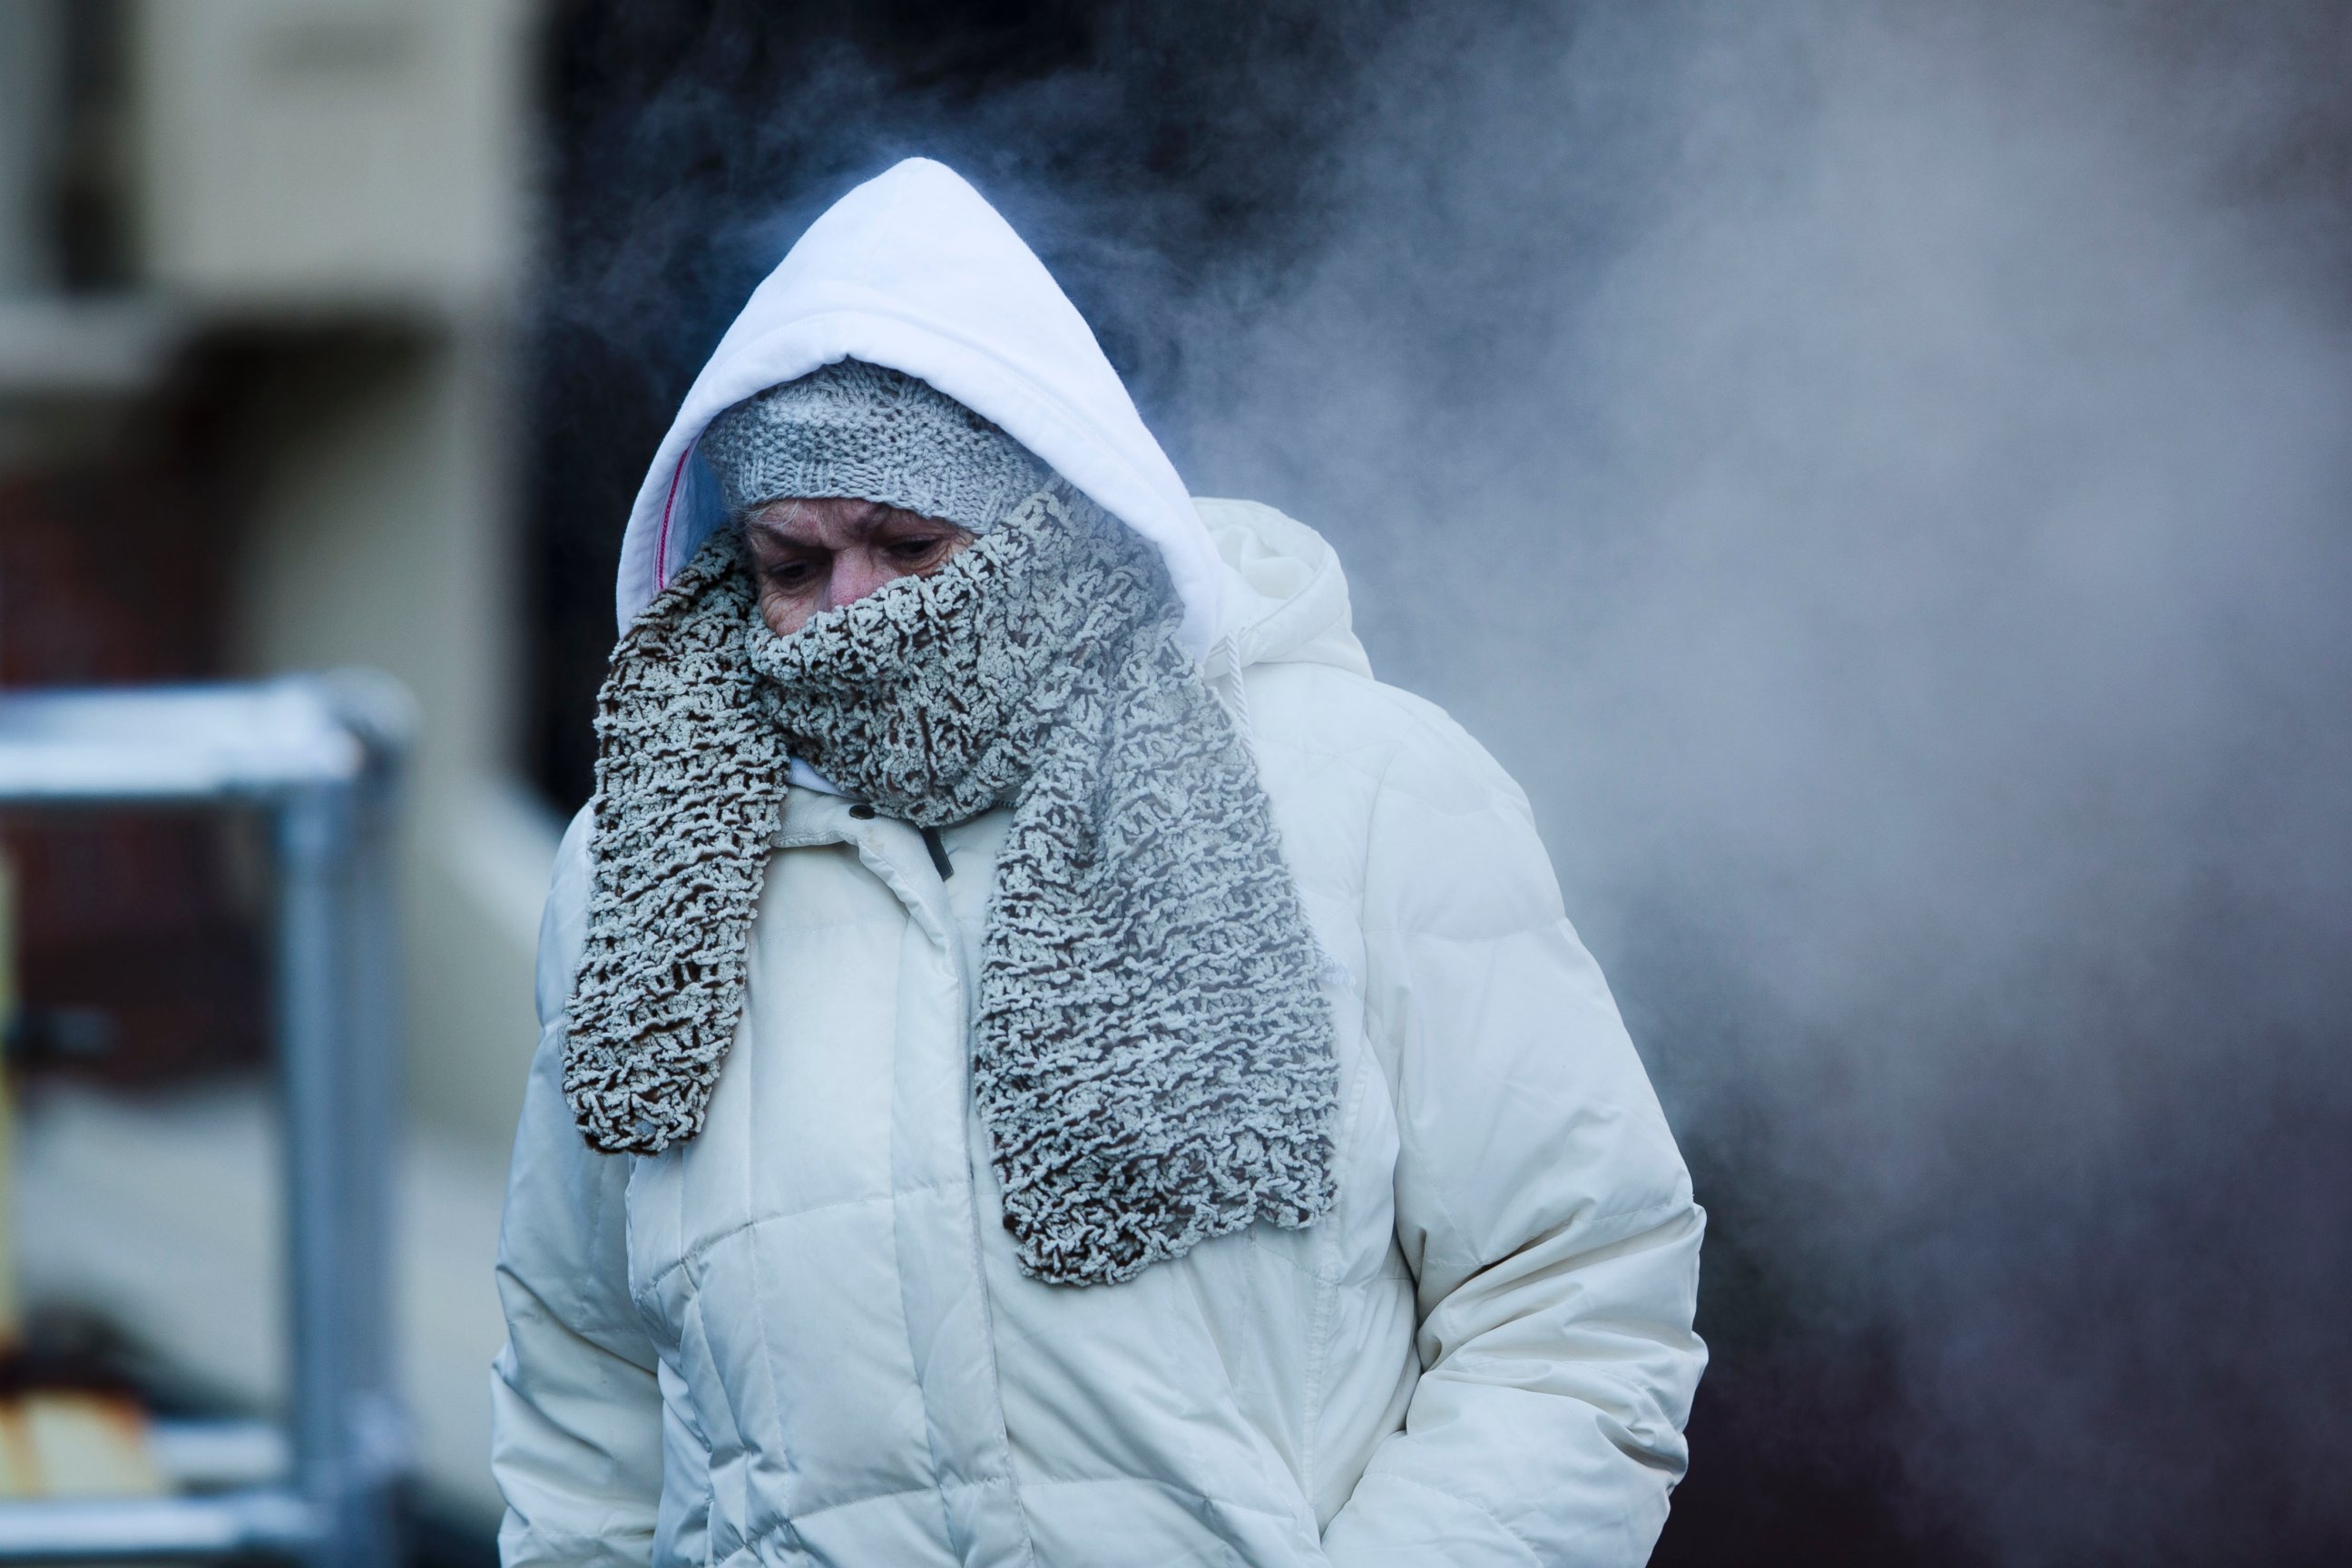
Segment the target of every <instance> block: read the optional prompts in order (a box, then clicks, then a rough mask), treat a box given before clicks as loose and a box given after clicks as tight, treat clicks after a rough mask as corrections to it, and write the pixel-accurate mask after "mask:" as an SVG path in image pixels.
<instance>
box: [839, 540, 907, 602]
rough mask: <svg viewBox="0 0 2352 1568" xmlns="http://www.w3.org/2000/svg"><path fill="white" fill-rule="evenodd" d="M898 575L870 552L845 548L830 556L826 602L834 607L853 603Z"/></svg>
mask: <svg viewBox="0 0 2352 1568" xmlns="http://www.w3.org/2000/svg"><path fill="white" fill-rule="evenodd" d="M897 575H898V574H897V573H896V572H893V571H891V570H890V569H889V568H888V567H887V566H885V565H884V564H883V563H881V561H880V560H879V559H877V557H876V556H875V555H874V554H872V553H871V552H867V551H864V550H845V551H843V552H841V553H840V554H838V555H836V556H835V557H834V558H833V575H832V577H831V579H830V580H829V581H828V582H827V584H826V588H827V593H826V604H827V605H828V606H829V607H831V608H834V609H839V608H840V607H841V606H842V605H852V604H856V602H857V601H858V600H860V599H862V598H864V597H866V595H868V594H870V593H872V592H874V590H875V589H877V588H879V587H880V586H882V585H883V584H885V583H887V582H889V581H890V580H891V579H892V578H894V577H896V576H897Z"/></svg>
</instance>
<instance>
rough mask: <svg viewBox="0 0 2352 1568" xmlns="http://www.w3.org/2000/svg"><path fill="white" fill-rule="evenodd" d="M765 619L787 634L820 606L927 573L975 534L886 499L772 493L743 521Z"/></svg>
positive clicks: (843, 602) (835, 605) (779, 632)
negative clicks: (774, 496)
mask: <svg viewBox="0 0 2352 1568" xmlns="http://www.w3.org/2000/svg"><path fill="white" fill-rule="evenodd" d="M743 540H744V543H745V545H746V546H747V547H748V549H749V552H750V554H751V576H752V580H753V582H754V584H756V586H757V587H758V589H759V594H760V618H761V619H762V620H764V621H766V622H767V623H768V629H769V630H770V631H772V632H773V633H775V634H776V635H777V636H778V637H790V636H792V635H793V633H794V632H796V631H798V630H800V629H801V627H802V626H803V625H804V624H805V623H806V622H807V620H808V618H809V617H810V616H814V615H815V614H816V613H817V612H818V611H819V610H830V609H835V608H838V607H839V606H840V605H847V604H854V603H856V601H857V600H859V599H862V598H864V597H866V595H868V594H871V593H872V592H874V590H875V589H877V588H879V587H881V586H883V585H884V584H887V583H895V582H897V581H898V579H899V578H901V577H928V576H929V575H930V574H932V573H934V572H936V571H938V570H939V569H940V567H942V566H944V565H946V564H947V563H949V562H950V561H952V560H953V559H955V556H956V553H957V552H959V551H961V550H962V549H963V547H964V546H965V545H967V544H970V543H971V541H972V535H971V532H970V531H967V530H965V529H961V528H959V527H957V526H956V525H955V524H954V523H952V522H947V521H941V520H940V519H939V518H936V517H923V516H921V515H919V514H918V513H915V512H911V511H907V510H902V509H900V508H898V507H895V506H884V505H883V504H882V503H881V502H879V501H870V500H844V499H839V498H834V499H828V500H773V501H770V502H768V504H767V505H765V506H762V507H761V508H759V509H758V510H755V511H753V512H752V513H751V515H750V516H749V517H747V518H745V519H744V520H743Z"/></svg>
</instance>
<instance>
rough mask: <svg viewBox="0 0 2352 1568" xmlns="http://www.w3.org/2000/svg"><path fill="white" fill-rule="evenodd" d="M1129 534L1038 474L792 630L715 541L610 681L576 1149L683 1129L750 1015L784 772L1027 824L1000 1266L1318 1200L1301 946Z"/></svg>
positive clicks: (899, 805) (981, 1020) (937, 819)
mask: <svg viewBox="0 0 2352 1568" xmlns="http://www.w3.org/2000/svg"><path fill="white" fill-rule="evenodd" d="M1180 616H1181V610H1180V607H1179V605H1178V603H1177V601H1176V598H1175V595H1174V594H1173V592H1172V591H1171V588H1170V586H1169V584H1168V579H1167V575H1166V572H1165V569H1164V567H1162V565H1161V564H1160V561H1159V558H1158V556H1157V554H1156V553H1155V552H1153V550H1152V549H1151V547H1150V545H1149V544H1147V543H1145V542H1143V541H1141V540H1139V539H1138V538H1137V537H1136V536H1135V535H1133V534H1132V533H1131V532H1129V531H1128V530H1127V529H1126V528H1125V527H1123V526H1121V525H1120V524H1119V523H1118V522H1117V521H1115V520H1113V519H1110V518H1108V516H1106V515H1104V514H1103V513H1102V512H1101V511H1100V510H1099V509H1097V508H1096V507H1095V506H1094V505H1093V503H1091V502H1089V501H1087V500H1085V499H1084V498H1083V497H1081V496H1079V495H1077V494H1076V492H1075V491H1074V490H1072V489H1069V488H1068V487H1066V485H1064V484H1062V483H1061V482H1060V481H1058V480H1056V481H1055V482H1054V483H1052V484H1050V485H1049V486H1048V487H1047V488H1046V489H1043V490H1040V491H1039V492H1038V493H1036V494H1034V495H1033V496H1031V497H1030V498H1029V499H1028V500H1025V501H1024V502H1023V503H1022V504H1021V505H1020V506H1018V507H1017V508H1015V509H1014V510H1013V512H1012V514H1011V515H1010V516H1009V517H1008V518H1007V519H1006V520H1005V521H1003V523H1002V524H1001V525H999V526H997V527H995V528H993V529H992V530H990V531H988V532H986V533H984V534H983V535H982V537H981V538H980V539H979V540H978V541H977V542H974V543H973V544H971V546H969V547H968V548H966V549H965V550H964V551H963V552H961V553H960V554H959V555H957V556H956V557H955V558H954V559H953V560H952V561H950V563H948V564H947V565H946V566H945V567H943V568H941V569H940V571H939V572H937V573H935V574H931V575H930V576H928V577H908V578H902V579H900V580H899V581H898V582H895V583H892V584H888V585H887V586H886V587H884V588H882V589H881V590H879V591H877V592H876V593H874V594H871V595H867V596H866V597H865V598H863V599H860V600H858V601H857V602H856V603H855V604H852V605H845V606H842V607H840V608H837V609H834V610H828V611H825V612H823V613H821V614H820V615H818V616H815V617H814V618H812V619H811V620H810V621H809V622H808V623H807V624H806V625H805V626H803V627H802V628H801V629H800V630H799V631H798V632H796V633H794V634H793V636H791V637H775V636H774V635H772V633H771V632H769V630H768V629H767V626H765V624H764V623H763V622H761V620H760V618H759V615H758V612H757V609H756V606H755V605H754V603H753V593H752V587H751V580H750V577H749V574H748V573H747V571H746V569H745V566H744V563H743V557H742V546H741V542H740V537H738V536H737V535H735V534H734V533H732V532H731V531H729V532H722V533H721V534H719V535H718V536H716V537H714V538H713V539H712V541H711V542H709V543H708V544H707V545H705V546H704V547H703V549H702V551H701V552H699V553H698V555H697V556H696V557H695V559H694V561H693V563H691V564H690V565H689V566H688V569H687V570H686V571H685V572H684V573H682V574H680V575H679V576H678V577H677V580H676V581H675V582H674V583H672V584H670V585H669V587H668V588H667V591H666V592H664V593H663V594H662V595H661V596H660V597H658V598H657V599H656V600H655V602H654V603H653V604H652V605H649V606H647V608H646V611H645V612H644V614H643V615H641V616H639V617H638V619H637V621H636V623H635V625H634V626H632V627H631V628H630V631H629V633H628V635H627V636H626V637H625V638H624V639H623V640H622V643H621V646H620V647H619V648H618V649H617V650H616V651H615V653H614V659H613V667H612V671H611V674H610V675H609V677H608V678H607V679H606V682H605V685H604V691H603V694H602V696H601V698H600V700H599V710H600V711H599V716H598V720H597V735H598V739H599V742H600V754H599V759H598V763H597V794H596V800H595V804H594V808H593V810H594V817H595V836H594V838H593V841H592V847H591V857H592V860H593V871H594V885H593V892H592V894H591V898H590V903H589V914H588V937H587V944H586V948H585V951H584V953H583V958H582V961H581V967H580V973H579V976H578V979H577V981H576V982H575V986H574V990H573V994H572V1004H571V1007H570V1009H569V1013H568V1017H567V1025H568V1029H569V1035H568V1038H567V1042H566V1055H565V1062H564V1091H565V1093H566V1095H567V1096H568V1097H569V1099H570V1100H571V1103H572V1111H573V1114H574V1116H575V1118H576V1119H577V1121H579V1124H580V1127H581V1130H582V1131H583V1133H584V1134H585V1136H586V1137H587V1140H588V1142H589V1143H590V1144H591V1145H592V1146H593V1147H595V1148H597V1149H599V1150H602V1151H604V1152H615V1153H619V1152H626V1153H636V1154H653V1153H658V1152H661V1151H662V1150H664V1149H667V1148H668V1147H670V1146H671V1145H672V1144H674V1143H677V1142H681V1141H683V1140H687V1139H690V1138H692V1137H693V1136H694V1135H695V1134H696V1133H697V1132H698V1131H700V1130H701V1126H702V1121H703V1116H704V1114H705V1112H706V1110H707V1109H708V1107H709V1100H710V1095H711V1092H712V1090H713V1089H714V1088H715V1086H716V1085H717V1082H718V1079H719V1069H720V1066H721V1064H722V1062H723V1061H724V1058H725V1056H726V1053H727V1050H728V1047H729V1046H730V1043H731V1042H732V1040H733V1037H734V1034H735V1030H736V1026H737V1021H738V1018H739V1016H740V1011H741V1006H742V994H743V974H744V968H745V963H746V942H747V940H748V937H749V933H750V931H751V917H752V914H753V911H754V910H755V908H756V906H757V904H758V901H759V897H760V889H761V878H762V875H763V873H764V871H765V868H766V864H767V858H768V856H769V854H770V853H771V848H770V843H769V841H770V838H771V836H772V834H773V832H774V831H775V828H776V826H777V824H778V822H779V820H780V817H781V812H782V803H783V796H784V792H785V788H786V784H785V776H786V770H787V767H788V765H789V760H790V759H791V758H792V757H795V756H797V757H799V758H800V759H802V760H803V761H804V762H807V763H811V764H812V765H814V766H815V767H816V768H817V769H819V770H820V771H821V772H823V773H824V774H825V775H826V776H827V777H828V778H830V779H831V780H833V781H834V782H835V783H836V784H838V785H839V786H840V787H842V788H843V789H845V790H847V791H849V792H851V793H852V794H854V795H861V796H863V797H864V798H865V799H866V800H867V801H868V802H870V803H871V804H872V805H874V806H875V807H876V808H877V810H879V811H881V812H882V813H884V814H886V815H887V816H895V817H898V818H901V819H903V820H905V821H907V822H909V823H912V824H914V825H916V826H925V827H937V826H948V825H950V824H953V823H957V822H961V821H964V820H967V819H969V818H970V817H972V816H977V815H979V814H980V813H981V812H983V811H986V810H988V809H989V808H991V807H992V806H996V805H1010V806H1011V807H1012V809H1013V820H1012V824H1011V826H1010V828H1009V830H1008V832H1007V834H1006V837H1005V839H1004V843H1003V849H1002V851H1001V852H1000V854H999V857H998V859H997V868H996V869H997V884H996V889H995V892H994V895H993V897H992V901H991V903H990V906H989V911H988V919H987V925H986V928H985V932H984V935H983V938H982V961H981V974H980V986H979V992H980V1003H979V1015H978V1017H977V1019H976V1020H975V1023H974V1026H973V1031H972V1039H971V1091H972V1094H973V1096H974V1099H975V1100H976V1101H977V1103H978V1105H979V1108H980V1111H981V1116H982V1122H983V1123H984V1125H985V1127H986V1129H987V1131H988V1135H989V1142H990V1157H991V1160H992V1163H993V1165H994V1168H995V1172H996V1174H997V1177H998V1179H999V1181H1000V1182H1001V1183H1002V1184H1003V1195H1004V1215H1005V1225H1006V1226H1007V1228H1008V1229H1009V1230H1011V1231H1012V1233H1013V1237H1014V1242H1015V1246H1016V1247H1017V1249H1018V1254H1019V1258H1020V1261H1021V1264H1022V1267H1023V1268H1024V1269H1025V1270H1026V1271H1027V1272H1029V1273H1030V1274H1032V1275H1034V1276H1035V1277H1037V1278H1039V1279H1046V1280H1051V1281H1054V1282H1057V1283H1064V1284H1074V1285H1085V1284H1103V1283H1110V1282H1115V1281H1118V1280H1122V1279H1130V1278H1132V1277H1133V1276H1134V1275H1136V1274H1138V1273H1139V1272H1140V1271H1141V1270H1143V1269H1144V1268H1148V1267H1149V1266H1150V1265H1151V1264H1152V1263H1154V1262H1157V1261H1159V1260H1160V1259H1162V1258H1173V1257H1177V1256H1180V1255H1181V1254H1183V1253H1185V1252H1187V1251H1189V1250H1191V1248H1192V1247H1194V1246H1196V1245H1198V1244H1199V1243H1200V1242H1202V1241H1204V1240H1206V1239H1208V1238H1209V1237H1216V1236H1223V1235H1225V1234H1228V1233H1230V1232H1233V1231H1236V1230H1240V1229H1242V1228H1244V1227H1245V1226H1249V1225H1250V1224H1252V1223H1253V1222H1255V1221H1256V1220H1260V1219H1263V1220H1266V1221H1269V1222H1271V1223H1273V1224H1276V1225H1280V1226H1304V1225H1307V1224H1309V1223H1311V1222H1312V1221H1313V1220H1315V1219H1316V1218H1318V1216H1320V1215H1323V1214H1325V1213H1326V1212H1328V1209H1329V1208H1330V1206H1331V1204H1332V1202H1333V1200H1334V1197H1335V1193H1336V1186H1335V1181H1334V1176H1333V1172H1332V1161H1333V1142H1334V1136H1335V1129H1334V1126H1333V1121H1334V1117H1335V1115H1336V1105H1337V1094H1338V1069H1337V1066H1336V1063H1335V1060H1334V1058H1333V1054H1332V1022H1331V1016H1330V1011H1329V1007H1328V1003H1327V1001H1326V1000H1325V998H1324V996H1323V994H1322V991H1321V988H1320V985H1319V983H1318V973H1319V968H1320V965H1319V962H1318V952H1317V949H1316V946H1315V942H1314V938H1313V937H1312V935H1311V934H1310V933H1309V931H1308V930H1307V922H1306V918H1305V915H1304V912H1303V911H1302V910H1301V908H1300V906H1299V902H1298V894H1297V888H1296V886H1295V885H1294V883H1293V882H1292V880H1291V878H1290V874H1289V871H1288V869H1287V868H1286V866H1285V865H1284V862H1283V859H1282V854H1281V847H1280V844H1279V842H1278V840H1277V838H1276V832H1275V826H1274V821H1273V816H1272V811H1271V808H1270V806H1269V805H1268V803H1267V801H1266V798H1265V791H1264V789H1263V787H1262V786H1261V785H1260V784H1259V782H1258V779H1257V774H1256V771H1255V767H1254V765H1253V764H1252V763H1251V761H1250V758H1249V754H1248V752H1247V751H1246V749H1245V748H1244V746H1243V744H1242V742H1241V739H1240V736H1239V734H1238V733H1237V731H1235V729H1234V724H1233V721H1232V720H1231V719H1230V717H1229V716H1228V715H1227V714H1226V712H1225V711H1224V710H1223V707H1222V706H1221V705H1220V704H1219V703H1218V701H1217V700H1216V699H1215V697H1214V696H1213V694H1212V693H1211V692H1210V690H1209V689H1208V687H1207V685H1206V684H1205V683H1204V682H1203V680H1202V678H1201V675H1200V673H1199V671H1198V669H1197V668H1196V667H1195V666H1194V665H1193V663H1192V659H1191V658H1189V657H1188V656H1187V655H1186V654H1185V652H1184V651H1183V649H1182V648H1181V646H1180V645H1179V644H1178V642H1177V639H1176V628H1177V625H1178V622H1179V619H1180Z"/></svg>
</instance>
